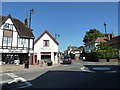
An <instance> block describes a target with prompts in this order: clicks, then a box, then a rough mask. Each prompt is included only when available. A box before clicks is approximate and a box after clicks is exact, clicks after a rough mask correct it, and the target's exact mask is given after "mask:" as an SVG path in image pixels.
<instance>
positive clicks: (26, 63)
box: [25, 9, 35, 69]
mask: <svg viewBox="0 0 120 90" xmlns="http://www.w3.org/2000/svg"><path fill="white" fill-rule="evenodd" d="M34 13H35V11H34V9H31V10H30V18H29V28H31V15H32V14H34ZM29 42H30V40H29ZM29 50H30V43H29V45H28V58H27V60H26V61H25V68H27V69H28V68H29V57H30V52H29Z"/></svg>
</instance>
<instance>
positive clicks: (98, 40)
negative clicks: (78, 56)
mask: <svg viewBox="0 0 120 90" xmlns="http://www.w3.org/2000/svg"><path fill="white" fill-rule="evenodd" d="M113 38H114V34H113V33H110V34H107V37H97V38H95V39H93V40H91V41H90V42H89V43H87V44H86V45H85V47H84V49H85V52H91V51H94V50H98V46H97V45H99V44H100V43H103V42H106V43H108V41H110V40H112V39H113Z"/></svg>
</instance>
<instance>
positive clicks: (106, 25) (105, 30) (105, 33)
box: [104, 23, 107, 34]
mask: <svg viewBox="0 0 120 90" xmlns="http://www.w3.org/2000/svg"><path fill="white" fill-rule="evenodd" d="M106 26H107V24H106V23H104V27H105V34H107V30H106Z"/></svg>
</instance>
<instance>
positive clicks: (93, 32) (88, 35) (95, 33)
mask: <svg viewBox="0 0 120 90" xmlns="http://www.w3.org/2000/svg"><path fill="white" fill-rule="evenodd" d="M103 36H104V34H102V33H101V32H100V31H99V30H97V29H90V30H89V31H88V32H86V35H85V36H84V40H83V42H84V44H85V45H86V44H87V43H89V42H90V41H91V40H93V39H94V38H97V37H103Z"/></svg>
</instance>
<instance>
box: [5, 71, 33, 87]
mask: <svg viewBox="0 0 120 90" xmlns="http://www.w3.org/2000/svg"><path fill="white" fill-rule="evenodd" d="M6 74H7V75H8V76H10V77H12V78H14V80H12V81H10V82H8V84H11V83H13V82H18V81H21V82H23V83H25V84H26V86H20V87H19V88H25V87H29V86H32V84H31V83H30V82H27V80H25V79H24V78H22V77H18V76H17V75H15V74H14V73H6Z"/></svg>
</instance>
